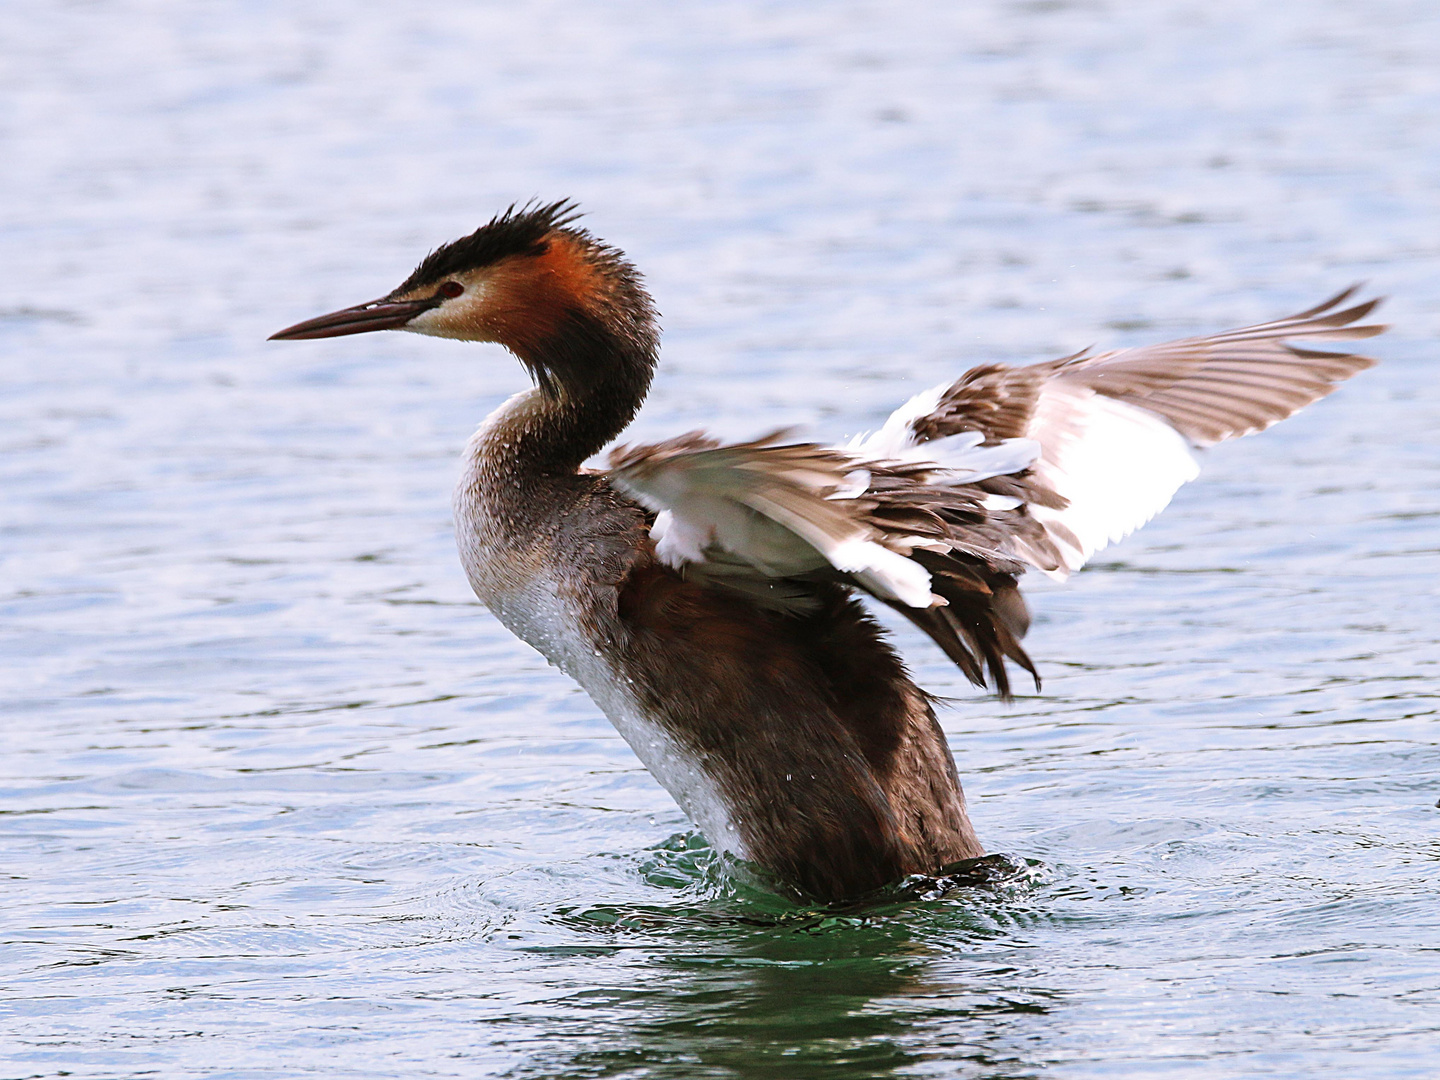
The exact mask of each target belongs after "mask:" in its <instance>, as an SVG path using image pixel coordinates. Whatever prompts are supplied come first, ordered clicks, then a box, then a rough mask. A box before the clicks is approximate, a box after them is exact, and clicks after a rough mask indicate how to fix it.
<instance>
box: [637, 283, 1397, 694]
mask: <svg viewBox="0 0 1440 1080" xmlns="http://www.w3.org/2000/svg"><path fill="white" fill-rule="evenodd" d="M1353 291H1354V290H1353V289H1350V290H1346V291H1345V292H1343V293H1341V294H1339V295H1338V296H1336V297H1334V298H1332V299H1331V300H1329V301H1326V302H1325V303H1324V304H1321V305H1319V306H1318V307H1315V308H1312V309H1310V310H1309V311H1305V312H1302V313H1300V314H1299V315H1295V316H1292V317H1290V318H1288V319H1281V320H1277V321H1275V322H1271V323H1265V324H1263V325H1260V326H1254V327H1249V328H1246V329H1242V330H1232V331H1229V332H1227V333H1223V334H1216V335H1213V336H1210V337H1202V338H1191V339H1187V340H1184V341H1177V342H1171V343H1169V344H1166V345H1159V346H1152V347H1147V348H1141V349H1129V350H1123V351H1118V352H1109V353H1102V354H1099V355H1094V356H1091V355H1088V354H1077V355H1076V356H1071V357H1066V358H1064V359H1062V360H1057V361H1052V362H1050V363H1044V364H1037V365H1032V366H1029V367H1023V368H1008V367H1003V366H1000V365H987V366H983V367H978V368H975V369H973V370H971V371H969V372H967V373H966V374H965V375H963V376H961V377H960V379H958V380H957V381H955V382H954V383H951V384H947V385H944V386H939V387H935V388H933V389H931V390H928V391H925V392H924V393H921V394H918V395H916V396H915V397H914V398H912V399H911V400H910V401H909V402H907V403H906V404H905V405H903V406H901V408H900V409H898V410H896V412H895V413H894V414H893V415H892V416H891V417H890V418H889V419H888V420H887V421H886V423H885V425H884V426H883V427H882V428H881V429H880V430H879V431H877V432H875V433H874V434H873V435H869V436H864V437H861V438H858V439H856V440H853V441H852V442H851V443H849V444H848V445H847V446H844V447H829V446H822V445H819V444H816V443H809V442H787V441H785V433H783V432H776V433H773V434H771V435H768V436H765V437H764V438H761V439H757V440H755V441H753V442H748V443H739V444H730V445H721V444H720V443H718V442H717V441H715V440H713V439H709V438H707V437H705V436H703V435H700V434H698V433H692V434H689V435H684V436H681V437H679V438H677V439H671V440H669V441H667V442H663V443H656V444H653V445H649V446H639V447H633V448H628V447H621V448H618V449H617V450H615V451H614V452H613V453H612V454H611V456H610V462H609V464H610V466H611V471H610V474H609V475H610V479H611V482H612V483H613V484H614V485H615V486H616V487H618V488H619V489H620V490H622V491H624V492H626V493H627V494H629V495H631V496H632V497H634V498H635V499H637V500H638V501H639V502H640V503H642V504H643V505H645V506H646V507H648V508H649V509H651V510H654V511H656V514H657V517H656V520H655V525H654V527H653V529H652V530H651V536H652V537H653V538H654V540H655V543H656V554H657V555H658V557H659V558H660V559H661V560H662V561H664V562H666V563H668V564H669V565H671V566H674V567H676V568H677V569H681V570H682V571H683V572H684V573H686V574H687V575H688V576H691V577H697V578H700V579H702V580H705V581H706V582H708V583H710V584H712V585H714V586H715V587H717V588H728V589H735V590H739V591H741V592H744V593H746V594H747V595H749V596H751V597H752V598H754V599H755V600H757V601H758V602H760V603H762V604H765V605H766V606H769V607H772V608H774V609H776V610H780V611H784V610H794V609H796V608H799V607H803V606H804V605H805V604H806V603H807V602H808V599H809V593H808V590H807V588H806V582H807V581H813V580H814V579H815V578H817V577H823V576H829V577H835V576H839V577H841V578H843V579H845V580H847V581H849V582H850V583H851V584H853V585H855V586H857V587H859V588H862V589H864V590H865V591H867V592H869V593H870V594H871V595H873V596H875V597H877V598H878V599H880V600H882V601H884V602H885V603H887V604H889V605H890V606H891V607H894V608H895V609H896V610H897V611H900V612H902V613H903V614H905V615H906V616H907V617H908V618H910V619H911V620H912V621H913V622H915V623H916V624H917V625H918V626H919V627H920V628H921V629H923V630H924V631H925V632H926V633H927V634H929V635H930V636H931V637H932V638H933V639H934V640H935V641H936V643H937V644H939V645H940V647H941V648H942V649H944V651H945V653H946V654H947V655H948V656H950V658H951V659H952V660H954V661H955V663H956V664H957V665H958V666H959V667H960V668H961V669H962V670H963V671H964V672H965V674H966V675H967V676H968V677H969V678H970V679H971V680H972V681H974V682H975V683H977V684H979V685H982V686H983V685H984V684H985V681H986V676H987V674H988V676H989V678H990V680H991V681H993V683H994V684H995V687H996V689H997V691H998V692H999V693H1000V694H1002V695H1008V693H1009V679H1008V675H1007V673H1006V670H1005V662H1004V661H1005V659H1006V658H1007V657H1008V658H1009V659H1011V660H1013V661H1015V662H1016V663H1018V664H1020V665H1021V666H1022V667H1024V668H1025V669H1026V670H1028V671H1029V672H1030V673H1031V674H1032V675H1033V674H1034V673H1035V669H1034V666H1033V665H1032V664H1031V662H1030V660H1029V658H1028V657H1027V656H1026V655H1025V652H1024V650H1023V649H1022V648H1021V647H1020V644H1019V641H1020V638H1021V637H1022V636H1023V635H1024V633H1025V630H1026V628H1027V626H1028V622H1029V618H1028V614H1027V612H1026V610H1025V604H1024V601H1023V600H1022V599H1021V598H1020V595H1019V592H1018V589H1017V587H1016V582H1017V579H1018V577H1019V575H1020V574H1021V573H1023V572H1024V570H1025V569H1026V568H1027V567H1034V568H1036V569H1039V570H1042V571H1044V572H1046V573H1048V574H1051V575H1052V576H1056V577H1062V578H1063V577H1065V576H1066V575H1068V574H1069V573H1071V572H1073V571H1075V570H1078V569H1079V568H1080V567H1081V566H1082V565H1083V564H1084V563H1085V561H1086V560H1087V559H1088V558H1089V557H1090V556H1091V555H1092V554H1094V552H1095V551H1097V550H1099V549H1100V548H1102V547H1104V546H1105V545H1106V544H1108V543H1112V542H1114V541H1116V540H1119V539H1120V538H1121V537H1123V536H1125V535H1127V534H1128V533H1130V532H1132V531H1134V530H1135V529H1136V528H1138V527H1139V526H1140V525H1143V524H1144V523H1145V522H1146V521H1148V520H1149V519H1150V518H1151V517H1153V516H1154V515H1155V514H1156V513H1158V512H1159V511H1160V510H1161V509H1163V508H1164V506H1165V505H1166V504H1167V503H1168V502H1169V501H1170V498H1171V496H1172V495H1173V494H1174V493H1175V491H1176V489H1178V488H1179V486H1180V485H1181V484H1183V483H1184V482H1186V481H1187V480H1191V479H1193V478H1194V477H1195V475H1196V473H1197V472H1198V466H1197V464H1196V461H1195V458H1194V456H1193V455H1192V454H1191V446H1203V445H1207V444H1209V443H1212V442H1216V441H1219V440H1220V439H1225V438H1230V437H1233V436H1237V435H1245V434H1249V433H1250V432H1253V431H1258V430H1261V429H1262V428H1265V427H1268V426H1269V425H1270V424H1273V423H1275V422H1276V421H1277V420H1281V419H1283V418H1284V417H1286V416H1289V415H1290V414H1291V413H1293V412H1295V411H1296V410H1297V409H1299V408H1301V407H1302V406H1304V405H1306V404H1308V403H1309V402H1311V401H1314V400H1315V399H1317V398H1319V397H1322V396H1324V395H1325V394H1327V393H1329V392H1330V391H1331V390H1332V389H1334V387H1335V386H1336V385H1337V384H1338V383H1339V382H1341V381H1342V380H1344V379H1346V378H1348V377H1349V376H1350V375H1353V374H1354V373H1355V372H1357V371H1360V370H1361V369H1363V368H1366V367H1369V366H1370V365H1371V364H1372V363H1373V362H1374V361H1372V360H1370V359H1368V358H1366V357H1363V356H1358V355H1354V354H1350V353H1328V352H1316V351H1313V350H1310V349H1305V348H1301V347H1299V346H1296V345H1292V344H1288V339H1317V338H1318V339H1354V338H1364V337H1370V336H1372V335H1374V334H1378V333H1380V332H1381V331H1382V330H1383V329H1384V328H1383V327H1380V326H1360V325H1355V324H1356V323H1357V322H1359V320H1361V319H1362V318H1364V317H1365V316H1366V315H1367V314H1368V313H1369V312H1370V311H1371V309H1372V308H1373V307H1374V306H1375V303H1376V301H1370V302H1369V303H1364V304H1359V305H1357V306H1355V307H1351V308H1347V309H1344V310H1336V309H1338V308H1340V307H1341V305H1342V304H1343V303H1344V302H1345V300H1347V299H1348V298H1349V297H1350V296H1351V295H1352V293H1353ZM1037 685H1038V678H1037Z"/></svg>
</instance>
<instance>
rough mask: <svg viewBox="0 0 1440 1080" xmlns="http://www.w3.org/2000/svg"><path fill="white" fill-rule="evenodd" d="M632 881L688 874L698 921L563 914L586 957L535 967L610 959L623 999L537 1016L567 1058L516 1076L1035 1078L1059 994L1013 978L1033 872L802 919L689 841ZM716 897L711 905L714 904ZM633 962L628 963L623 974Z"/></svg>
mask: <svg viewBox="0 0 1440 1080" xmlns="http://www.w3.org/2000/svg"><path fill="white" fill-rule="evenodd" d="M667 853H670V854H677V855H679V856H680V857H679V858H672V859H668V860H667V859H664V858H657V859H653V860H651V861H649V862H648V863H647V864H646V865H645V867H644V873H645V877H646V879H647V880H648V881H651V882H652V883H653V882H655V881H657V880H659V879H666V880H668V883H670V884H671V885H672V886H673V885H674V884H677V883H678V882H677V880H676V879H677V877H678V876H680V875H681V874H683V873H684V872H685V871H686V870H687V869H688V870H692V871H694V872H695V873H696V874H697V878H696V880H695V881H693V882H692V883H691V885H690V891H691V892H692V893H693V892H695V891H696V890H697V889H699V890H703V891H706V892H708V893H710V894H711V895H712V899H711V901H710V902H708V903H702V904H693V905H686V906H675V907H660V906H655V905H635V906H616V905H609V904H601V905H594V906H589V907H585V908H582V909H567V910H563V911H561V912H558V913H557V916H556V918H555V920H554V922H555V924H556V925H558V926H562V927H564V928H566V929H567V930H570V931H573V932H574V936H575V937H576V938H584V937H589V938H590V939H591V942H590V943H589V944H581V943H577V944H571V945H565V946H554V945H552V946H541V947H538V948H537V949H536V950H535V951H538V952H540V953H542V954H546V955H551V956H555V955H565V956H577V955H587V954H588V955H592V956H595V957H600V956H604V957H606V958H607V959H608V961H609V963H608V964H607V968H608V969H609V970H610V971H611V972H613V971H614V970H615V968H616V967H617V966H618V967H620V968H622V969H623V970H624V974H625V976H626V977H625V978H624V979H623V981H619V982H611V983H606V984H605V985H600V986H584V985H583V981H582V985H581V986H580V987H577V988H576V989H575V990H574V992H572V993H567V994H565V995H563V996H562V997H558V998H555V999H552V1000H550V1001H548V1002H547V1007H546V1010H545V1017H544V1019H543V1020H542V1021H540V1023H542V1024H544V1025H546V1026H547V1027H548V1031H549V1037H548V1039H547V1041H550V1042H551V1043H552V1044H559V1045H560V1046H563V1047H565V1050H563V1051H562V1052H555V1051H547V1052H541V1053H538V1054H536V1055H535V1056H534V1057H533V1058H532V1059H530V1060H529V1061H528V1062H526V1064H525V1065H523V1066H521V1067H520V1068H518V1069H517V1070H516V1071H515V1072H514V1073H513V1074H512V1075H516V1076H535V1077H541V1076H566V1077H571V1076H576V1077H584V1076H623V1075H642V1074H643V1075H645V1076H650V1077H674V1078H676V1080H679V1078H682V1077H694V1076H725V1077H741V1078H750V1077H753V1078H756V1080H765V1078H771V1077H776V1078H778V1077H814V1078H818V1080H849V1078H854V1080H863V1078H867V1077H886V1076H893V1075H899V1074H901V1072H902V1071H903V1072H904V1074H906V1075H924V1074H925V1072H926V1067H927V1065H936V1066H940V1065H941V1063H943V1071H944V1072H945V1075H952V1076H955V1075H970V1074H971V1071H970V1070H969V1069H967V1066H969V1067H971V1068H973V1070H980V1069H982V1068H983V1069H984V1074H985V1075H986V1076H993V1077H1022V1076H1032V1075H1035V1070H1036V1069H1037V1068H1039V1067H1040V1065H1041V1063H1040V1062H1037V1061H1034V1060H1032V1059H1031V1057H1030V1055H1029V1054H1027V1052H1026V1049H1027V1047H1028V1046H1032V1045H1033V1044H1035V1043H1036V1041H1037V1040H1036V1018H1037V1016H1043V1015H1044V1014H1045V1013H1046V1012H1047V1009H1048V1005H1049V1003H1050V1002H1051V1001H1053V1000H1055V999H1057V998H1058V997H1059V992H1058V991H1057V990H1055V989H1051V988H1038V987H1037V986H1035V985H1032V984H1031V982H1030V981H1029V980H1028V979H1027V975H1028V974H1029V973H1023V974H1022V973H1021V972H1020V971H1018V970H1017V969H1016V968H1015V967H1014V966H1013V965H1012V964H1011V963H1010V962H1008V961H1009V957H1008V956H1007V955H1006V954H1007V953H1012V952H1013V951H1014V949H1015V947H1016V945H1017V943H1016V942H1015V941H1013V940H1011V938H1012V928H1011V927H1008V926H1007V925H1006V924H1008V923H1012V922H1013V918H1014V912H1015V910H1016V907H1017V905H1020V906H1023V905H1024V903H1025V897H1026V896H1027V895H1028V894H1029V893H1031V892H1032V891H1033V888H1034V885H1035V883H1036V882H1038V881H1040V880H1042V879H1043V878H1045V877H1046V876H1047V875H1046V873H1045V871H1044V870H1043V868H1039V867H1031V866H1025V865H1024V864H1019V866H1018V868H1017V870H1016V871H1015V872H1014V873H1012V874H1011V875H1009V876H1008V879H1007V880H1006V881H1003V882H1000V883H997V884H992V885H989V886H984V887H971V888H956V889H954V890H953V891H952V892H951V893H950V894H949V895H948V896H946V897H945V898H943V899H935V900H930V901H916V900H912V899H891V900H888V901H875V902H872V903H869V904H863V905H862V904H854V905H843V906H836V907H831V908H819V909H806V908H795V907H792V906H789V905H787V904H785V903H784V902H783V901H781V900H779V899H777V898H776V897H774V896H773V895H770V894H767V893H763V892H758V891H755V890H753V889H751V888H749V887H747V886H745V885H740V884H736V883H735V882H734V881H733V880H731V879H727V878H726V877H723V876H720V875H718V874H717V873H716V870H715V866H714V864H713V861H712V859H713V856H712V855H711V853H710V852H709V850H708V849H707V848H705V847H704V846H703V844H702V843H700V842H699V839H698V837H696V836H694V834H690V835H688V836H685V837H677V838H675V839H674V840H672V841H671V842H670V843H669V844H668V845H666V846H665V847H663V848H661V849H658V850H657V852H656V853H655V854H659V855H662V856H663V855H664V854H667ZM721 897H723V899H721ZM627 954H628V955H629V956H632V957H633V958H634V959H633V962H626V958H627Z"/></svg>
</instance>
